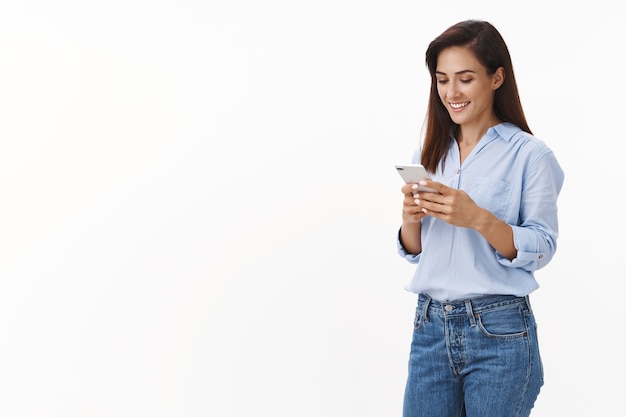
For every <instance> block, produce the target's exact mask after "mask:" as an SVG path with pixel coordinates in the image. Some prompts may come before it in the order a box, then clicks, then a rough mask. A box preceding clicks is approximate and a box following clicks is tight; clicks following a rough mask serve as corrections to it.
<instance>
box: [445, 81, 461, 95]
mask: <svg viewBox="0 0 626 417" xmlns="http://www.w3.org/2000/svg"><path fill="white" fill-rule="evenodd" d="M447 87H448V90H447V91H446V93H447V94H446V96H447V97H448V98H456V97H458V96H459V95H460V93H461V90H460V89H459V86H458V84H457V83H453V82H450V83H448V86H447Z"/></svg>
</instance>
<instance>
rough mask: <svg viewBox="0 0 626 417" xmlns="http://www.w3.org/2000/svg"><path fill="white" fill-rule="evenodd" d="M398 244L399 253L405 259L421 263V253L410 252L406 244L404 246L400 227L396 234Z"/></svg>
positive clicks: (413, 262)
mask: <svg viewBox="0 0 626 417" xmlns="http://www.w3.org/2000/svg"><path fill="white" fill-rule="evenodd" d="M396 245H397V247H398V254H399V255H400V256H402V257H403V258H404V259H406V260H407V261H409V262H410V263H412V264H416V263H419V261H420V255H421V254H420V255H415V254H412V253H408V252H407V251H406V249H405V248H404V246H402V240H401V239H400V229H398V234H397V235H396Z"/></svg>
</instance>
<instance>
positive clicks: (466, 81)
mask: <svg viewBox="0 0 626 417" xmlns="http://www.w3.org/2000/svg"><path fill="white" fill-rule="evenodd" d="M472 81H474V80H473V79H471V78H468V79H465V80H461V83H463V84H469V83H471V82H472Z"/></svg>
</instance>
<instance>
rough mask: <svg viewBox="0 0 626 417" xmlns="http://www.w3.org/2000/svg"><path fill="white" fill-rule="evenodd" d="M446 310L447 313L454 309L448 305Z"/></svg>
mask: <svg viewBox="0 0 626 417" xmlns="http://www.w3.org/2000/svg"><path fill="white" fill-rule="evenodd" d="M444 308H445V309H446V311H452V309H453V308H454V307H452V306H451V305H450V304H446V306H445V307H444Z"/></svg>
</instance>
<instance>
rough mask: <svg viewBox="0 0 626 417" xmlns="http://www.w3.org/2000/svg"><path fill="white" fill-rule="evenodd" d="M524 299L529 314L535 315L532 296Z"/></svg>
mask: <svg viewBox="0 0 626 417" xmlns="http://www.w3.org/2000/svg"><path fill="white" fill-rule="evenodd" d="M524 299H525V300H526V307H528V312H529V313H530V314H533V309H532V307H531V306H530V296H528V295H526V296H525V297H524Z"/></svg>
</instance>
